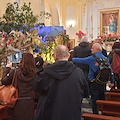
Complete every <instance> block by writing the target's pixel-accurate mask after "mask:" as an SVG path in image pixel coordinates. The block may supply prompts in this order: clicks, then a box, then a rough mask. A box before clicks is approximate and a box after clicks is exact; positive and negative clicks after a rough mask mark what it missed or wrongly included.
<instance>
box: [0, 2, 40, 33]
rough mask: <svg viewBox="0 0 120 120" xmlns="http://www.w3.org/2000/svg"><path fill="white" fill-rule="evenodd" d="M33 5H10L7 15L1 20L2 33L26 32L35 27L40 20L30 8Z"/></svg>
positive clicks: (15, 3) (7, 8) (8, 5)
mask: <svg viewBox="0 0 120 120" xmlns="http://www.w3.org/2000/svg"><path fill="white" fill-rule="evenodd" d="M30 5H31V3H29V5H27V4H26V3H24V5H23V6H21V7H20V6H19V5H18V3H17V2H14V3H13V4H12V3H8V4H7V7H6V11H5V14H3V17H2V18H1V19H0V28H1V30H2V31H5V32H7V33H9V32H10V31H11V30H20V29H22V30H23V31H26V30H27V29H29V28H32V27H34V24H35V23H36V21H37V20H38V16H35V15H33V11H32V9H31V7H30Z"/></svg>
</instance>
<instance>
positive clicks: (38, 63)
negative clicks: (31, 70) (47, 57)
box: [35, 56, 44, 67]
mask: <svg viewBox="0 0 120 120" xmlns="http://www.w3.org/2000/svg"><path fill="white" fill-rule="evenodd" d="M43 63H44V61H43V58H42V57H40V56H39V57H36V58H35V65H36V67H39V66H42V65H43Z"/></svg>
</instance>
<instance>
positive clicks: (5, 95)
mask: <svg viewBox="0 0 120 120" xmlns="http://www.w3.org/2000/svg"><path fill="white" fill-rule="evenodd" d="M14 83H15V84H14ZM16 87H17V77H16V70H15V72H14V76H13V80H12V84H10V85H6V86H5V85H2V86H1V87H0V101H2V104H3V105H4V106H6V107H9V108H13V107H14V106H15V103H16V101H17V99H18V90H17V88H16Z"/></svg>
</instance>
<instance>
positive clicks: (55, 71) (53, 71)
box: [44, 61, 75, 80]
mask: <svg viewBox="0 0 120 120" xmlns="http://www.w3.org/2000/svg"><path fill="white" fill-rule="evenodd" d="M74 69H75V65H74V64H73V63H72V62H71V61H58V62H55V63H53V64H52V65H48V66H47V67H45V68H44V72H46V73H47V74H48V75H50V76H52V77H53V78H55V79H57V80H63V79H65V78H67V77H69V75H70V74H71V73H72V71H73V70H74Z"/></svg>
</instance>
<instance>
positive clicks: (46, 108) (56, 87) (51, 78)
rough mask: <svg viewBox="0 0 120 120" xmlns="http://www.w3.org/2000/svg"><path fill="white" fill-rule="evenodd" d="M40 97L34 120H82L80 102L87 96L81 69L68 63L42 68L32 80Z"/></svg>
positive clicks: (86, 87) (60, 62)
mask: <svg viewBox="0 0 120 120" xmlns="http://www.w3.org/2000/svg"><path fill="white" fill-rule="evenodd" d="M35 90H36V91H37V92H39V93H40V94H41V96H43V101H41V104H39V106H37V110H36V115H35V120H81V103H82V99H83V97H86V96H87V95H88V84H87V83H86V80H85V76H84V74H83V72H82V70H81V69H80V68H78V67H75V65H74V64H73V63H72V62H70V61H58V62H55V63H54V64H52V65H49V66H47V67H46V68H44V71H43V72H41V73H40V75H39V77H38V78H37V79H36V80H35Z"/></svg>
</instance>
